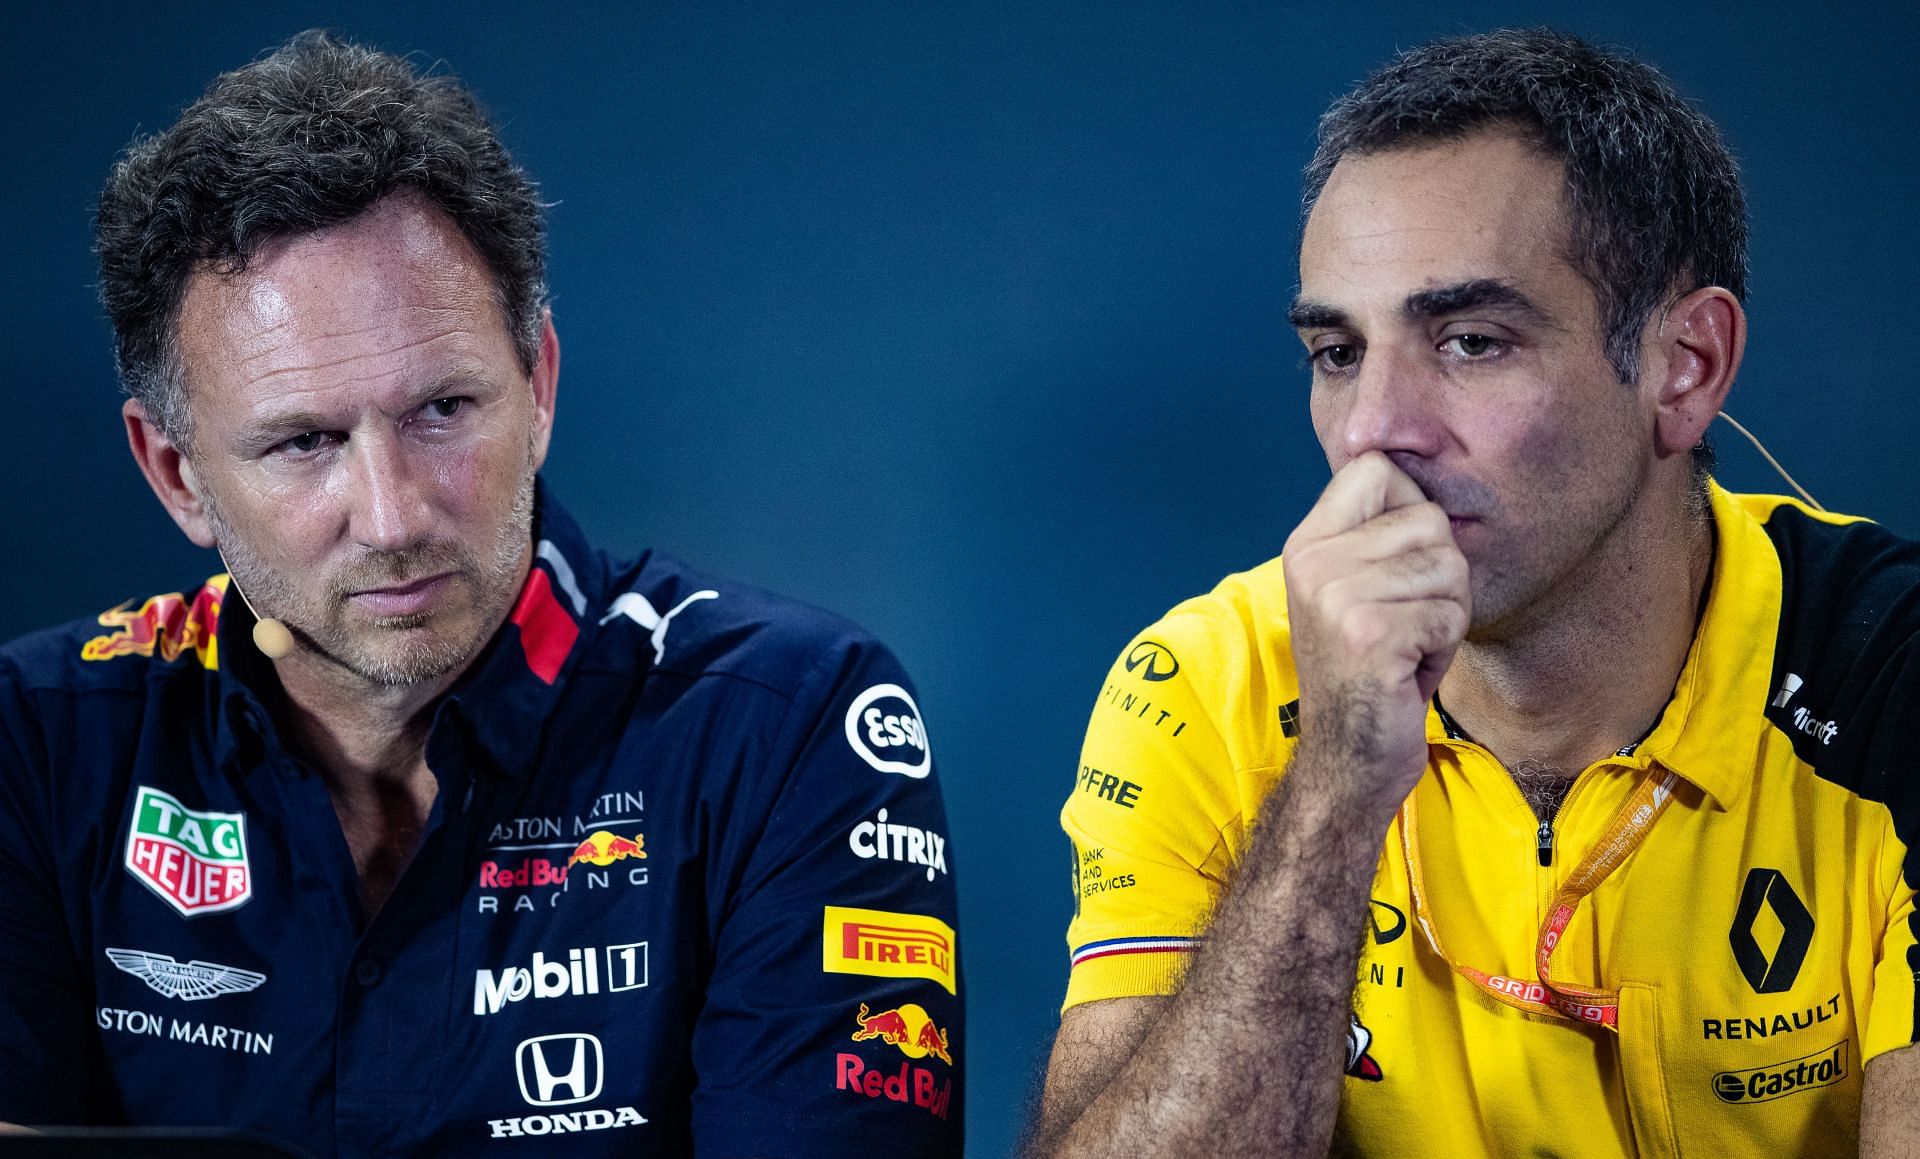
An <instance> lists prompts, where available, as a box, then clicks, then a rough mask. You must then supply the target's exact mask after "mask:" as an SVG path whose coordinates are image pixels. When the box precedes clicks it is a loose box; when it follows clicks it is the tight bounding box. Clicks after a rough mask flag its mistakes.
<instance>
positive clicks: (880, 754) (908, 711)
mask: <svg viewBox="0 0 1920 1159" xmlns="http://www.w3.org/2000/svg"><path fill="white" fill-rule="evenodd" d="M847 743H848V744H850V745H852V746H853V751H854V752H856V753H859V754H860V759H861V760H863V761H865V762H867V763H868V764H870V765H872V766H873V767H874V768H876V769H879V770H880V771H881V772H883V773H899V774H900V775H901V776H904V777H914V778H916V779H918V778H920V777H924V776H926V775H927V774H928V773H930V772H932V771H933V746H932V745H931V744H930V743H928V741H927V726H926V725H925V724H923V723H921V721H920V706H919V705H917V704H915V703H914V702H913V697H911V696H909V695H907V690H906V689H904V688H902V687H900V686H899V685H898V684H876V685H874V686H873V687H872V688H869V689H867V690H866V691H865V692H862V693H861V694H860V695H858V696H856V697H854V698H853V703H852V704H851V705H848V706H847Z"/></svg>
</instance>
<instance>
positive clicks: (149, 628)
mask: <svg viewBox="0 0 1920 1159" xmlns="http://www.w3.org/2000/svg"><path fill="white" fill-rule="evenodd" d="M226 583H227V579H226V577H225V576H216V577H214V578H213V579H211V580H208V581H207V582H206V584H205V585H204V586H202V587H201V588H200V590H199V591H197V592H195V593H194V596H193V599H192V600H191V601H189V600H188V599H187V598H186V597H185V596H183V595H181V594H180V593H179V592H168V593H167V594H166V595H162V596H154V597H153V598H152V599H150V600H148V601H147V602H145V603H143V604H141V605H140V607H139V608H138V609H134V608H133V606H132V605H133V601H132V600H128V601H127V602H126V603H124V604H121V605H120V606H119V607H117V608H114V609H113V610H112V611H107V612H101V613H100V617H99V619H100V625H101V626H102V627H104V628H110V629H112V631H110V632H108V633H107V634H106V635H104V636H95V637H94V638H93V639H91V640H88V641H87V642H86V643H85V644H82V645H81V646H80V658H81V659H82V660H111V659H113V658H114V657H116V656H155V655H157V656H159V657H160V658H161V659H162V660H166V661H168V662H171V661H174V660H177V659H179V658H180V656H181V654H182V653H185V652H189V651H190V652H192V653H193V655H194V656H195V658H197V659H198V660H199V661H200V664H201V666H202V667H204V668H215V667H218V666H219V665H218V660H217V658H216V653H215V648H214V644H215V639H214V637H215V633H216V631H217V630H218V628H219V625H220V598H221V595H222V594H223V592H224V591H225V589H226Z"/></svg>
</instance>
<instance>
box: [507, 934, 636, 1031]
mask: <svg viewBox="0 0 1920 1159" xmlns="http://www.w3.org/2000/svg"><path fill="white" fill-rule="evenodd" d="M603 963H604V966H605V968H604V970H603V969H602V964H603ZM646 984H647V943H645V942H627V943H624V944H621V945H615V946H605V947H596V946H588V947H586V948H585V949H575V950H568V951H567V952H566V953H564V954H560V955H556V956H554V957H552V958H549V957H547V955H546V954H545V953H544V952H542V951H539V950H536V951H534V954H533V961H531V962H529V963H528V964H526V965H524V966H508V967H506V968H504V969H500V970H487V969H480V970H475V971H474V974H473V1012H474V1013H475V1014H477V1015H481V1016H485V1015H488V1014H498V1013H500V1011H501V1010H502V1009H503V1008H505V1007H506V1006H507V1004H508V1003H511V1002H522V1001H525V1000H526V999H529V998H569V997H576V996H589V995H598V994H601V993H607V994H618V993H620V992H621V991H623V990H639V989H642V988H643V987H645V986H646Z"/></svg>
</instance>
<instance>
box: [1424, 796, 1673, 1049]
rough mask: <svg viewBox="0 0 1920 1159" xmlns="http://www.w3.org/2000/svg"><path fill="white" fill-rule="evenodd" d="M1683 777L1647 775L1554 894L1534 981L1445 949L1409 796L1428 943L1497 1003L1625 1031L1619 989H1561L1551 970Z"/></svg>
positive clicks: (1565, 986)
mask: <svg viewBox="0 0 1920 1159" xmlns="http://www.w3.org/2000/svg"><path fill="white" fill-rule="evenodd" d="M1678 780H1679V777H1678V776H1677V775H1675V774H1674V773H1671V772H1668V773H1664V774H1662V773H1656V772H1652V771H1649V772H1648V773H1647V775H1646V776H1645V777H1642V778H1641V780H1640V784H1639V785H1637V786H1636V787H1635V788H1634V791H1633V795H1632V796H1630V797H1628V798H1627V801H1626V804H1624V805H1622V806H1620V811H1619V812H1617V813H1615V814H1614V815H1613V820H1611V821H1609V822H1608V823H1607V832H1606V836H1605V837H1604V838H1602V839H1601V840H1600V842H1599V843H1598V844H1596V845H1595V846H1594V847H1593V849H1592V850H1591V851H1590V852H1588V854H1587V855H1586V857H1585V858H1583V859H1582V860H1581V862H1580V864H1579V865H1577V866H1575V867H1574V870H1573V872H1572V873H1571V874H1569V875H1568V876H1567V880H1566V883H1565V884H1564V885H1562V886H1561V887H1560V891H1559V892H1558V893H1556V894H1554V897H1553V904H1552V905H1551V906H1550V907H1549V908H1548V910H1547V920H1546V921H1545V923H1543V924H1542V925H1541V927H1540V937H1539V939H1538V941H1536V942H1535V944H1534V951H1533V962H1534V974H1535V978H1534V979H1532V980H1528V979H1524V978H1508V977H1505V976H1503V975H1499V974H1489V973H1487V972H1486V971H1484V970H1476V969H1474V968H1473V967H1472V966H1467V965H1463V964H1461V963H1460V962H1456V961H1454V960H1453V958H1452V957H1450V956H1449V955H1448V954H1447V952H1446V951H1445V950H1443V949H1441V948H1440V931H1439V930H1438V929H1436V928H1435V927H1434V924H1433V917H1432V916H1431V915H1430V914H1429V913H1428V912H1427V904H1426V895H1427V886H1426V879H1425V876H1424V875H1423V874H1422V873H1421V871H1420V852H1419V843H1418V838H1417V837H1416V836H1415V831H1414V817H1413V794H1411V793H1409V794H1408V795H1407V800H1406V803H1405V804H1404V805H1402V806H1401V809H1400V847H1401V850H1402V851H1403V852H1404V853H1405V854H1406V858H1407V873H1408V875H1409V877H1411V879H1412V887H1413V916H1414V920H1416V921H1417V922H1419V923H1420V930H1421V932H1422V933H1424V934H1426V936H1427V944H1428V945H1430V946H1432V947H1433V952H1434V953H1435V954H1438V955H1439V956H1440V959H1441V961H1443V962H1445V963H1446V964H1447V965H1448V966H1450V967H1452V968H1453V971H1454V972H1455V973H1456V974H1459V975H1460V976H1461V977H1463V978H1465V979H1466V980H1467V981H1469V982H1472V983H1473V984H1474V985H1475V986H1478V987H1479V988H1480V989H1481V990H1483V991H1484V992H1486V993H1487V994H1489V995H1491V996H1492V997H1493V998H1494V999H1496V1000H1497V1001H1500V1002H1504V1003H1506V1004H1507V1005H1508V1006H1512V1007H1515V1008H1516V1009H1520V1010H1525V1011H1528V1012H1530V1013H1533V1014H1546V1015H1550V1016H1552V1017H1555V1018H1566V1019H1569V1020H1571V1021H1574V1022H1587V1023H1592V1024H1594V1025H1597V1026H1604V1027H1607V1028H1608V1029H1610V1030H1613V1031H1615V1032H1618V1031H1619V1029H1620V1026H1619V1018H1620V994H1619V992H1618V991H1616V990H1595V989H1590V988H1588V987H1585V986H1574V985H1570V984H1568V983H1565V982H1561V983H1557V984H1556V983H1555V982H1554V980H1553V971H1552V965H1553V952H1554V950H1556V949H1558V948H1559V946H1560V938H1561V936H1562V935H1563V934H1565V933H1566V930H1567V925H1568V924H1569V923H1570V922H1572V921H1573V915H1574V912H1575V911H1576V910H1578V909H1579V908H1580V903H1581V902H1582V901H1583V900H1585V899H1586V897H1587V895H1588V894H1590V893H1592V892H1593V891H1594V890H1596V889H1598V888H1599V887H1600V883H1601V882H1603V881H1605V880H1606V879H1607V875H1608V874H1611V873H1612V872H1613V871H1614V870H1616V869H1618V868H1620V867H1621V866H1622V865H1624V864H1626V861H1627V858H1629V857H1631V856H1633V852H1634V850H1636V849H1638V848H1640V843H1641V842H1643V841H1645V840H1646V839H1647V834H1648V833H1649V832H1651V831H1652V829H1653V823H1654V822H1655V821H1656V820H1658V819H1659V817H1660V814H1661V813H1662V812H1664V811H1665V810H1666V807H1667V805H1668V804H1669V803H1670V802H1671V801H1672V800H1673V787H1674V785H1675V784H1676V783H1677V782H1678Z"/></svg>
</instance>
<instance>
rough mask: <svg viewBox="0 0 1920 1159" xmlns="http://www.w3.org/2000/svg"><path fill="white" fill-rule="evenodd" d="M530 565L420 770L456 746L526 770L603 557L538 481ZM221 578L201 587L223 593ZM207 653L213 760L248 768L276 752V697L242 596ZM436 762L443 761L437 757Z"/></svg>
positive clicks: (581, 645) (576, 652)
mask: <svg viewBox="0 0 1920 1159" xmlns="http://www.w3.org/2000/svg"><path fill="white" fill-rule="evenodd" d="M533 539H534V559H533V566H532V567H531V568H530V569H529V570H528V572H527V578H526V581H525V582H524V583H523V584H522V585H521V588H520V594H519V597H518V598H517V599H516V600H515V601H514V604H513V610H512V611H511V612H509V613H508V615H507V622H506V623H505V624H502V625H501V627H500V630H499V631H498V632H496V633H494V636H493V638H492V639H491V640H489V641H488V642H487V644H486V646H485V647H484V648H483V649H481V652H480V655H479V656H477V657H476V658H475V659H474V660H473V662H472V664H471V665H470V666H469V667H468V669H467V671H466V674H465V675H463V676H462V677H461V678H460V681H459V682H458V683H457V684H455V685H454V687H453V689H452V691H450V692H449V693H448V694H447V695H446V697H444V698H443V699H442V700H441V702H440V704H439V705H438V706H437V707H436V708H435V710H434V719H433V727H432V730H431V732H430V734H429V736H428V740H427V752H428V764H429V765H433V764H434V763H436V758H437V757H442V758H443V752H444V749H443V746H445V745H447V744H449V743H456V742H460V741H464V742H465V743H466V746H467V747H468V748H469V749H470V750H477V753H478V755H480V756H482V757H483V758H485V760H486V763H487V764H489V765H491V766H492V768H493V770H494V771H496V772H498V773H500V774H502V775H505V776H508V777H512V778H515V779H519V778H523V777H525V776H526V775H527V773H528V772H529V771H530V769H531V767H532V764H533V761H534V758H535V757H536V756H537V754H538V752H539V749H540V744H541V741H542V739H543V737H544V734H545V730H546V723H547V720H548V718H549V717H550V716H551V715H552V713H553V710H554V708H555V706H556V705H557V704H558V703H559V700H560V696H561V692H562V690H563V689H564V688H565V686H566V684H567V681H568V679H569V677H570V676H571V675H572V673H573V671H574V669H575V668H576V667H577V665H578V664H579V661H580V657H581V656H582V654H584V653H585V652H586V651H587V646H588V644H589V643H590V638H591V636H592V635H593V633H594V632H595V631H596V630H597V624H596V621H595V618H594V613H595V612H597V611H599V609H600V608H601V607H602V606H604V605H605V604H606V602H607V600H606V585H607V583H608V582H609V576H608V566H607V562H606V560H605V559H604V558H603V557H602V556H601V555H600V554H599V553H598V552H595V551H594V550H593V549H592V548H591V547H590V546H589V545H588V544H587V541H586V537H585V536H584V535H583V534H582V533H581V531H580V528H579V526H578V525H577V524H575V523H574V521H573V519H572V517H571V516H569V515H568V514H567V513H566V511H565V510H564V509H563V508H562V507H561V506H560V504H559V503H558V501H556V500H555V499H554V498H553V496H552V494H551V493H550V491H549V489H548V487H547V484H546V481H545V480H544V479H536V480H535V483H534V519H533ZM227 582H228V580H227V577H226V576H224V575H222V576H217V577H215V578H214V579H213V580H211V581H209V582H208V587H209V588H214V589H217V590H218V591H219V592H220V593H221V594H222V595H223V596H224V595H225V593H226V592H227V590H228V589H227ZM213 614H214V616H215V621H216V622H215V630H214V636H215V641H216V643H215V645H214V647H213V649H211V650H210V652H209V658H208V667H209V668H211V669H213V670H214V671H213V676H214V678H215V682H216V685H217V689H218V692H217V695H216V697H215V700H214V704H213V705H212V706H211V707H212V710H213V712H214V715H215V719H214V721H213V722H212V723H213V725H214V754H213V755H214V760H215V761H216V763H218V764H225V763H226V762H228V761H233V760H238V761H239V762H240V763H241V764H242V765H244V766H248V767H250V766H252V765H254V764H257V763H258V761H259V760H260V759H261V757H262V756H264V754H265V752H266V750H267V749H268V748H270V747H279V741H278V738H277V734H276V729H275V724H274V720H273V717H272V715H271V714H270V713H269V711H268V706H269V705H278V704H279V703H280V702H281V699H282V697H283V693H282V692H281V690H280V683H279V679H278V677H277V676H275V675H274V672H273V666H272V664H271V663H269V662H268V661H267V659H266V657H264V656H262V655H261V654H260V651H259V649H258V648H256V647H254V644H253V639H252V632H253V625H254V617H253V615H252V613H251V611H249V609H248V608H247V606H246V603H245V602H244V601H242V600H234V601H232V604H231V606H224V601H223V602H222V604H221V605H216V606H215V608H214V612H213ZM443 759H444V758H443Z"/></svg>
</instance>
